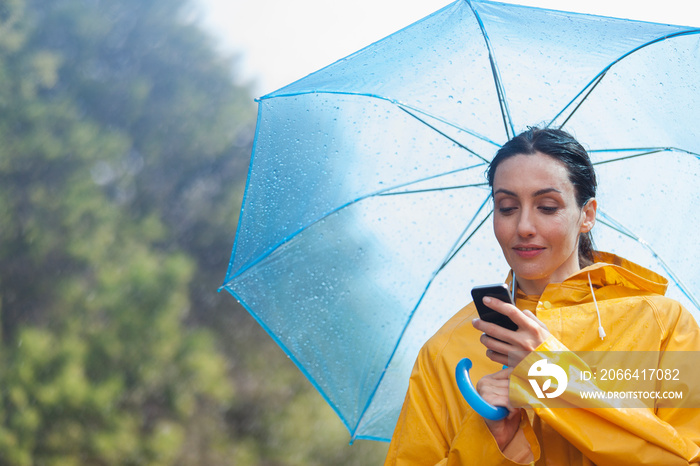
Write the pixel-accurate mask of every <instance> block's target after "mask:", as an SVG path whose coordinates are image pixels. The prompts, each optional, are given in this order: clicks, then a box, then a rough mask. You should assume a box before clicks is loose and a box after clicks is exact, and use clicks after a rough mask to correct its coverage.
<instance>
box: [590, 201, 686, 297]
mask: <svg viewBox="0 0 700 466" xmlns="http://www.w3.org/2000/svg"><path fill="white" fill-rule="evenodd" d="M598 214H599V215H600V218H599V220H600V223H602V224H603V225H606V226H608V227H610V228H612V229H613V230H615V231H617V232H618V233H621V234H623V235H625V236H627V237H629V238H631V239H633V240H635V241H637V242H638V243H639V244H641V245H642V246H643V247H644V248H646V249H647V250H648V251H649V252H651V254H652V256H654V258H655V259H656V260H658V261H659V264H661V267H662V268H663V269H664V270H665V271H666V273H667V274H668V275H669V276H670V277H671V279H672V280H673V281H674V282H675V283H676V285H677V286H678V288H680V290H681V292H682V293H683V294H684V295H685V296H686V297H687V298H688V299H689V300H690V302H692V303H693V304H694V305H695V307H696V308H698V309H700V301H698V299H697V298H696V297H695V296H693V294H692V293H691V292H690V289H689V288H688V287H687V286H686V285H685V284H684V283H683V281H682V280H681V279H680V277H679V276H678V275H676V273H675V272H674V271H673V270H671V268H670V267H669V266H668V264H667V263H666V261H664V260H663V258H662V257H661V256H660V255H659V254H658V253H657V252H656V251H655V250H654V248H653V247H652V246H651V244H649V243H648V242H646V241H645V240H644V239H643V238H641V237H639V236H638V235H636V234H635V233H634V232H632V231H631V230H630V229H629V228H627V227H625V226H624V225H622V224H621V223H620V222H618V221H617V220H615V219H614V218H612V217H611V216H610V215H608V214H606V213H605V212H604V211H603V210H601V209H598Z"/></svg>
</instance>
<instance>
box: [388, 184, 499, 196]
mask: <svg viewBox="0 0 700 466" xmlns="http://www.w3.org/2000/svg"><path fill="white" fill-rule="evenodd" d="M487 185H488V183H474V184H462V185H459V186H448V187H447V188H425V189H413V190H411V191H400V192H397V193H382V194H379V196H396V195H399V194H420V193H429V192H432V191H448V190H450V189H464V188H481V187H484V186H487Z"/></svg>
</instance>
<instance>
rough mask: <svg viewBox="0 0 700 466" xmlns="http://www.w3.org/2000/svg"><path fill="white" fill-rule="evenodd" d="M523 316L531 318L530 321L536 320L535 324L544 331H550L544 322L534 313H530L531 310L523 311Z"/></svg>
mask: <svg viewBox="0 0 700 466" xmlns="http://www.w3.org/2000/svg"><path fill="white" fill-rule="evenodd" d="M523 314H525V315H526V316H527V317H529V318H530V319H532V320H534V321H535V322H537V324H538V325H539V326H540V327H542V328H543V329H545V330H547V331H549V329H548V328H547V326H546V325H545V324H544V322H542V321H541V320H540V319H538V318H537V316H536V315H535V314H533V313H532V311H529V310H527V309H525V310H524V311H523Z"/></svg>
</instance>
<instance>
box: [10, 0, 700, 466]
mask: <svg viewBox="0 0 700 466" xmlns="http://www.w3.org/2000/svg"><path fill="white" fill-rule="evenodd" d="M392 2H393V3H392ZM392 2H389V1H387V2H386V7H387V12H382V13H381V14H377V13H378V11H377V10H375V9H372V8H375V7H372V8H370V9H367V8H365V6H363V4H358V5H355V4H354V3H353V6H352V9H353V11H354V12H355V13H356V16H352V17H349V16H347V15H346V12H344V11H342V10H337V9H336V10H330V9H328V8H329V7H325V9H323V8H322V7H320V6H318V5H320V3H318V2H317V3H316V4H314V3H313V2H310V3H308V4H307V3H304V2H298V3H291V2H287V3H286V4H282V2H274V1H269V0H265V1H259V2H243V1H242V0H236V1H232V2H231V1H229V2H224V1H218V0H208V1H207V2H205V1H204V0H201V1H199V2H197V1H195V0H191V1H190V0H121V1H118V2H114V1H107V0H52V1H51V2H46V1H40V0H0V108H1V109H2V111H1V112H0V137H1V140H2V144H0V465H12V466H24V465H62V466H65V465H202V466H207V465H243V466H245V465H267V466H273V465H274V466H276V465H280V466H282V465H284V466H296V465H370V464H380V463H381V462H382V461H383V458H384V455H385V452H386V448H387V445H386V444H383V443H377V442H370V441H358V442H356V443H355V444H354V445H352V446H350V445H348V440H349V434H348V433H347V431H346V430H345V428H344V426H343V425H342V423H341V422H340V420H339V419H338V418H337V417H336V415H335V414H334V413H333V412H332V410H331V409H330V408H329V407H328V406H327V405H326V403H325V402H324V401H323V399H322V398H321V397H320V395H318V394H317V393H316V392H315V390H314V389H313V388H312V387H311V385H310V384H309V383H308V382H307V381H306V380H305V379H304V378H303V376H302V375H301V373H300V372H299V371H298V370H297V369H296V368H295V367H294V365H293V364H292V363H291V361H289V360H288V359H287V358H286V356H285V355H284V354H283V353H282V351H281V350H280V349H279V348H278V347H277V346H276V345H275V344H274V343H273V341H272V340H271V339H270V338H269V337H268V336H267V335H266V334H265V333H264V332H263V330H262V329H261V328H260V327H259V326H258V325H257V324H256V323H255V321H254V320H253V319H252V318H251V317H250V316H249V315H248V314H247V313H246V312H245V311H244V310H243V309H242V308H241V307H240V306H239V305H238V304H237V303H236V302H235V299H233V298H232V297H231V296H230V295H228V294H226V293H217V292H216V290H217V288H218V287H219V286H220V285H221V282H222V280H223V278H224V274H225V272H226V267H227V265H228V260H229V254H230V251H231V247H232V245H233V240H234V234H235V226H236V224H237V216H238V210H239V208H240V204H241V198H242V195H243V188H244V184H245V180H246V172H247V164H248V161H249V158H250V153H251V148H252V141H253V135H254V129H255V121H256V104H255V102H254V97H257V96H260V95H261V94H263V93H267V92H270V91H272V90H274V89H276V88H278V87H281V86H282V85H284V84H286V83H288V82H290V81H292V80H295V79H298V78H300V77H302V76H304V75H306V74H308V73H310V72H312V71H314V70H315V69H316V68H319V67H320V66H323V65H326V64H328V63H330V62H332V61H334V60H336V59H338V58H340V57H342V56H344V55H347V54H348V53H351V52H352V51H353V50H355V49H357V48H360V47H362V46H365V45H368V44H369V43H371V42H374V41H376V40H378V39H380V38H381V37H383V36H385V35H387V34H389V33H391V32H393V31H394V30H396V29H398V28H400V27H403V26H406V25H408V24H409V23H410V22H412V21H415V20H417V19H419V18H420V17H422V16H425V15H426V14H428V13H430V12H432V11H433V10H435V9H437V8H439V7H441V6H444V5H445V4H446V3H447V2H437V3H435V2H427V1H426V2H418V1H416V2H413V4H414V5H413V6H415V8H405V9H403V8H399V7H398V5H399V4H400V3H399V2H394V1H393V0H392ZM253 3H255V4H256V5H259V6H260V7H261V8H263V10H251V9H250V6H251V5H252V4H253ZM405 3H406V2H402V4H405ZM408 3H411V2H408ZM329 4H330V3H329V2H327V3H325V5H329ZM374 4H377V2H376V1H375V2H374ZM293 5H295V6H293ZM314 5H315V6H314ZM367 5H369V3H368V2H367ZM307 7H308V8H307ZM344 7H347V5H344ZM231 8H233V9H231ZM246 8H248V9H246ZM265 8H266V9H267V10H265ZM285 8H286V9H285ZM304 8H306V9H304ZM348 8H350V7H348ZM368 8H369V7H368ZM392 10H395V11H398V10H402V11H401V14H400V15H399V14H397V15H394V14H392ZM266 11H267V12H268V13H269V15H268V16H267V17H266ZM324 15H325V16H324ZM331 17H332V19H333V21H334V22H331V21H330V18H331ZM354 18H357V19H354ZM266 19H267V20H269V22H268V21H266ZM685 19H687V17H686V18H685ZM307 20H308V21H311V22H310V23H308V24H316V25H325V26H324V27H327V26H328V24H331V25H332V24H335V26H332V29H330V30H322V31H319V30H318V29H314V30H313V31H312V32H313V34H311V35H310V36H309V34H307V32H308V31H307V30H308V29H310V28H311V26H307V23H305V21H307ZM353 21H356V23H354V24H353ZM663 21H667V22H673V21H671V20H666V19H663ZM676 22H680V23H681V24H682V23H688V24H690V23H689V22H688V21H682V20H681V21H676ZM691 22H692V21H691ZM341 24H342V25H343V27H344V28H349V29H342V30H341V29H338V28H339V27H340V26H339V25H341ZM370 24H376V25H378V26H377V27H378V28H377V29H375V28H373V27H370V26H369V25H370ZM696 24H700V23H696ZM319 27H320V26H319ZM295 31H297V32H295ZM323 31H326V32H323ZM334 31H335V32H334ZM307 36H308V37H310V39H308V44H311V45H308V44H307V42H304V41H303V40H301V38H302V37H307ZM331 36H332V37H338V38H344V37H346V36H351V37H352V38H353V39H354V41H353V42H350V43H348V44H343V45H338V46H331V47H330V48H328V43H329V42H332V41H329V40H326V39H327V37H331ZM305 40H306V39H305ZM255 43H259V44H260V46H262V47H263V48H262V49H256V48H255V47H256V46H255V45H250V44H255ZM271 43H272V44H273V45H272V46H271V45H270V44H271ZM318 43H321V44H323V45H324V46H325V47H327V48H328V50H326V51H319V50H317V49H314V44H318ZM262 44H266V45H264V46H263V45H262ZM274 44H276V45H274ZM266 47H267V48H266ZM290 47H291V48H290ZM309 47H310V48H309ZM268 49H269V50H273V49H274V50H275V51H276V52H275V53H278V54H280V55H274V56H273V55H271V54H270V55H267V52H266V51H265V50H268ZM280 57H286V60H287V61H281V60H282V59H281V58H280ZM306 57H311V58H312V60H310V61H309V60H307V58H306ZM257 61H260V62H264V63H265V65H264V66H263V65H259V64H256V62H257Z"/></svg>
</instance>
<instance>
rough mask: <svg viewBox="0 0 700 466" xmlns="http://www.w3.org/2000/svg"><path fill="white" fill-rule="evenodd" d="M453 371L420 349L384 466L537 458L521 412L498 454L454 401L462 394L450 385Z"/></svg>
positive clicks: (479, 422) (482, 428)
mask: <svg viewBox="0 0 700 466" xmlns="http://www.w3.org/2000/svg"><path fill="white" fill-rule="evenodd" d="M454 366H455V364H452V362H451V361H450V360H447V361H445V360H443V359H442V358H441V357H440V355H439V354H437V355H434V354H431V350H430V349H428V348H426V347H424V348H423V349H422V350H421V352H420V354H419V356H418V359H417V360H416V363H415V366H414V368H413V372H412V374H411V378H410V381H409V388H408V392H407V394H406V399H405V401H404V405H403V408H402V410H401V415H400V416H399V420H398V423H397V425H396V428H395V430H394V435H393V437H392V440H391V445H390V446H389V453H388V455H387V458H386V462H385V466H389V465H391V466H394V465H396V466H408V465H416V466H417V465H421V466H425V465H470V464H474V465H484V466H489V465H516V464H531V463H532V461H534V460H536V459H537V458H539V445H538V444H537V439H536V437H535V434H534V432H533V430H532V427H531V425H530V422H529V419H528V417H527V414H525V411H524V410H523V411H522V413H523V415H522V417H521V421H520V429H519V431H518V433H517V434H516V437H515V438H514V439H513V440H512V441H511V442H510V444H509V445H508V446H507V447H506V448H505V450H504V451H503V452H502V451H501V450H500V449H499V447H498V445H497V443H496V440H495V439H494V438H493V436H492V435H491V432H490V431H489V429H488V427H487V426H486V423H485V422H484V420H483V418H481V416H479V415H478V414H476V413H475V412H474V411H473V410H472V409H471V408H469V406H468V405H467V404H466V402H465V401H464V399H460V398H458V397H461V394H460V393H459V392H458V388H456V387H454V384H453V382H452V379H454V374H453V372H454ZM455 406H459V409H458V410H456V409H455V408H454V407H455ZM462 413H463V414H462ZM457 416H459V419H455V417H457Z"/></svg>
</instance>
